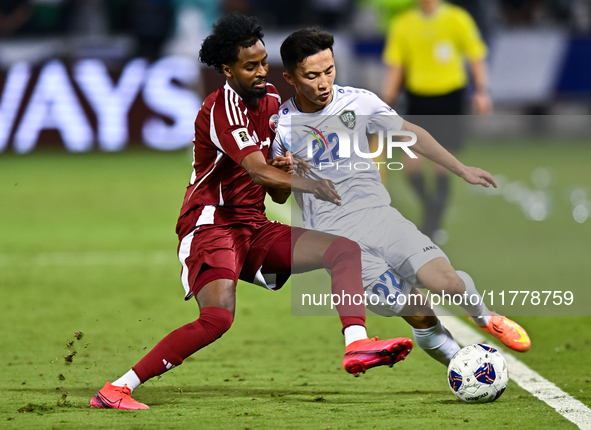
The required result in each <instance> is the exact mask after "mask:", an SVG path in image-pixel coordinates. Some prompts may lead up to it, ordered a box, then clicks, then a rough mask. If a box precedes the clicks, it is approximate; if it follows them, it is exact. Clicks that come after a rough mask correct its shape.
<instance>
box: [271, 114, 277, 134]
mask: <svg viewBox="0 0 591 430" xmlns="http://www.w3.org/2000/svg"><path fill="white" fill-rule="evenodd" d="M278 122H279V115H277V114H276V113H274V114H273V115H271V117H270V118H269V128H270V129H271V131H272V132H273V133H277V123H278Z"/></svg>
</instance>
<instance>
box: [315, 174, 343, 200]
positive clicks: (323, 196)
mask: <svg viewBox="0 0 591 430" xmlns="http://www.w3.org/2000/svg"><path fill="white" fill-rule="evenodd" d="M314 197H316V198H317V199H320V200H324V201H326V202H331V203H334V204H335V205H337V206H340V205H341V196H339V194H338V193H337V190H336V188H335V187H334V184H333V183H332V181H330V180H328V179H322V180H321V181H316V188H315V189H314Z"/></svg>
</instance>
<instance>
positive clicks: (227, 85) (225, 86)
mask: <svg viewBox="0 0 591 430" xmlns="http://www.w3.org/2000/svg"><path fill="white" fill-rule="evenodd" d="M224 89H227V90H230V91H232V92H233V93H234V94H236V96H237V97H238V98H239V99H240V100H242V97H240V94H238V93H237V92H236V91H235V90H234V88H232V87H231V86H230V84H229V83H228V81H226V84H225V85H224Z"/></svg>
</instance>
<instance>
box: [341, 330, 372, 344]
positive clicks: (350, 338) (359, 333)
mask: <svg viewBox="0 0 591 430" xmlns="http://www.w3.org/2000/svg"><path fill="white" fill-rule="evenodd" d="M343 334H344V335H345V346H349V344H351V343H353V342H355V341H356V340H361V339H367V330H365V327H363V326H362V325H350V326H349V327H347V328H346V329H345V331H344V333H343Z"/></svg>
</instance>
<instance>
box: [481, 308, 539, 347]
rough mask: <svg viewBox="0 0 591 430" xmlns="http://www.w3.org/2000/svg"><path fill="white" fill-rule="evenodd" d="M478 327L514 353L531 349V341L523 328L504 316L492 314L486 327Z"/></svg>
mask: <svg viewBox="0 0 591 430" xmlns="http://www.w3.org/2000/svg"><path fill="white" fill-rule="evenodd" d="M478 327H480V328H481V329H482V330H484V331H485V332H487V333H490V334H492V335H493V336H494V337H496V338H497V339H499V340H500V341H501V342H503V345H505V346H506V347H507V348H511V349H512V350H513V351H518V352H525V351H527V350H529V349H530V348H531V340H530V338H529V336H528V334H527V332H526V331H525V330H524V329H523V327H521V326H520V325H519V324H517V323H516V322H515V321H511V320H510V319H509V318H507V317H504V316H502V315H497V314H492V315H491V317H490V321H489V322H488V325H487V326H486V327H482V326H478Z"/></svg>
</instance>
